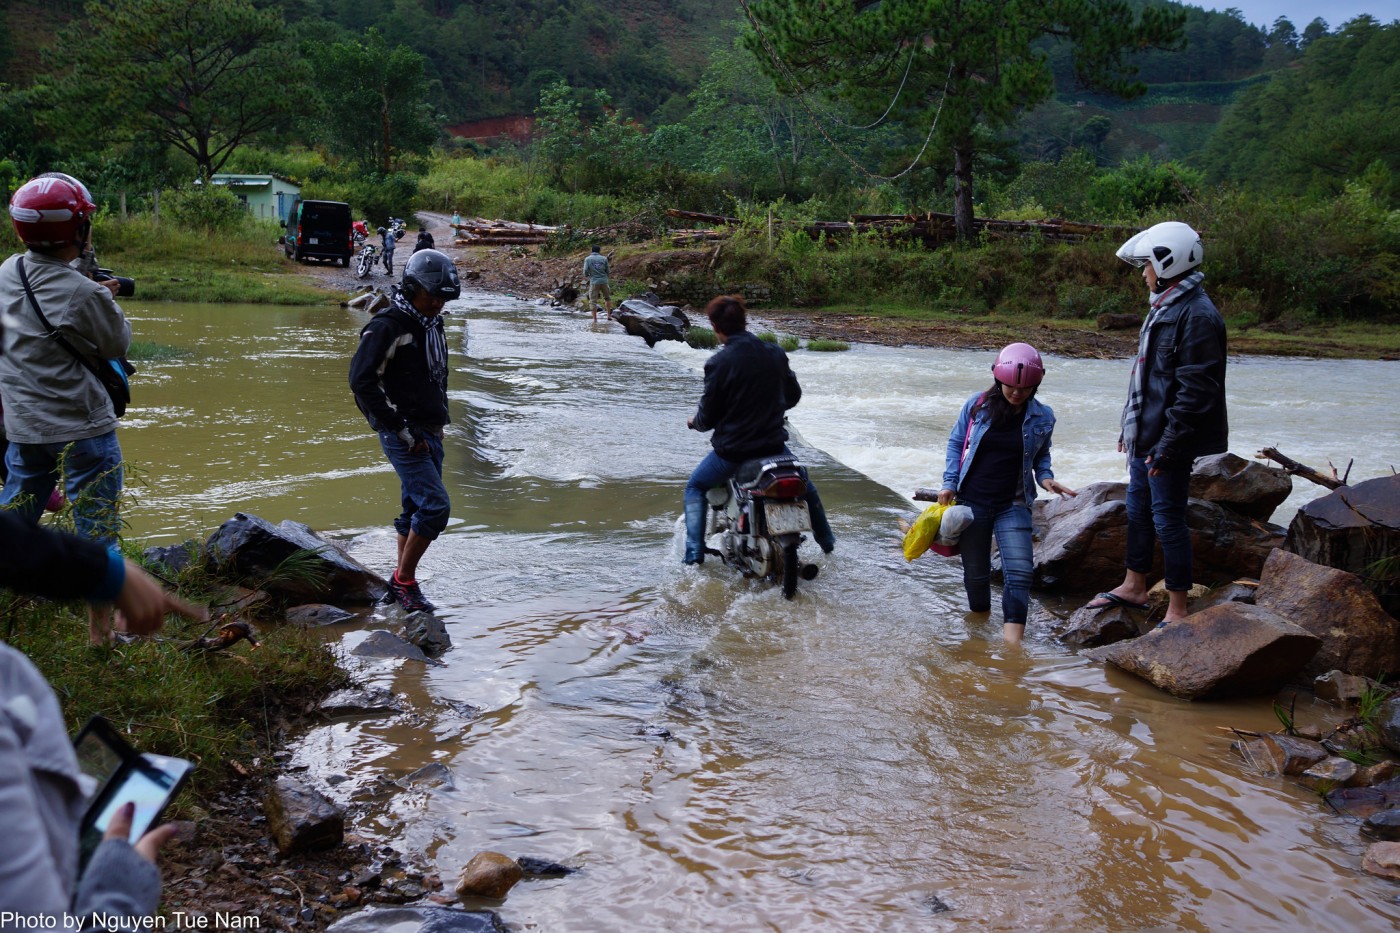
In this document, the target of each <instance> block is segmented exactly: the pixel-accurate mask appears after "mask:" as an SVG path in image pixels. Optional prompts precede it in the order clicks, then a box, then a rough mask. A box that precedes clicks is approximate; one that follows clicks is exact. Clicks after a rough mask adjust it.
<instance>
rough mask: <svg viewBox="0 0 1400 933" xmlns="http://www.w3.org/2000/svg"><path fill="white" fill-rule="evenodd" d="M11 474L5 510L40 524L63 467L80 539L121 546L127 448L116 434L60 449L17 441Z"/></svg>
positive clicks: (1, 498)
mask: <svg viewBox="0 0 1400 933" xmlns="http://www.w3.org/2000/svg"><path fill="white" fill-rule="evenodd" d="M5 465H6V467H7V468H8V469H9V475H8V476H7V477H6V479H5V491H4V492H3V493H0V505H2V506H8V505H10V504H11V503H14V509H15V511H16V512H17V513H18V514H19V515H21V516H23V517H24V518H25V519H26V520H28V521H31V522H37V521H38V520H39V516H40V515H42V514H44V506H45V505H46V504H47V503H48V501H49V494H50V493H52V492H53V490H54V486H55V485H56V484H57V483H58V481H59V475H58V472H59V467H60V466H62V467H63V477H62V479H63V492H64V494H65V495H67V496H68V501H69V502H71V503H73V526H74V527H75V528H76V529H77V531H78V534H80V535H82V536H83V537H85V538H91V539H92V540H94V541H97V542H99V543H100V544H105V545H112V544H115V543H116V540H117V536H118V534H119V533H120V532H121V517H120V516H119V515H118V514H117V506H118V504H119V503H120V501H121V495H122V448H121V445H120V444H118V443H117V432H116V431H115V430H112V431H108V432H107V433H106V434H99V435H98V436H97V437H89V438H85V439H83V440H81V441H70V442H68V443H57V444H19V443H14V442H12V443H11V444H10V447H9V449H8V450H7V451H5Z"/></svg>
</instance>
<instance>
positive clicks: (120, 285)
mask: <svg viewBox="0 0 1400 933" xmlns="http://www.w3.org/2000/svg"><path fill="white" fill-rule="evenodd" d="M93 279H94V280H95V281H98V282H110V281H112V280H113V279H115V280H116V282H117V297H118V298H130V297H131V296H132V295H134V294H136V280H135V279H129V278H127V277H126V276H124V275H116V274H114V273H113V272H112V270H111V269H98V270H97V274H96V275H94V276H93Z"/></svg>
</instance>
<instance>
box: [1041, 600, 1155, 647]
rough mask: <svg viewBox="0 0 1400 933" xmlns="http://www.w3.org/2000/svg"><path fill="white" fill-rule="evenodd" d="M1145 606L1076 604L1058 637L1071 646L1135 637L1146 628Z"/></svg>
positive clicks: (1089, 645)
mask: <svg viewBox="0 0 1400 933" xmlns="http://www.w3.org/2000/svg"><path fill="white" fill-rule="evenodd" d="M1151 628H1152V625H1151V624H1150V623H1149V622H1148V621H1147V610H1145V609H1129V608H1127V607H1125V606H1104V607H1102V608H1098V609H1089V608H1085V607H1080V608H1079V609H1076V610H1075V612H1074V614H1073V615H1071V616H1070V617H1069V621H1068V622H1067V623H1066V624H1065V626H1064V628H1063V630H1062V631H1060V632H1059V633H1058V637H1059V639H1060V641H1062V642H1064V643H1065V644H1067V645H1069V646H1070V647H1071V648H1098V647H1100V646H1102V645H1112V644H1114V643H1116V642H1120V641H1123V640H1124V639H1127V638H1137V637H1138V636H1139V635H1142V634H1144V633H1146V632H1148V631H1150V630H1151Z"/></svg>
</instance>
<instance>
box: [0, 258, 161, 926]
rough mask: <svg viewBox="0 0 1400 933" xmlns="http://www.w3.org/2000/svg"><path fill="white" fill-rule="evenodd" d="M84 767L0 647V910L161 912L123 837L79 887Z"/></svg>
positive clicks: (32, 680) (146, 872)
mask: <svg viewBox="0 0 1400 933" xmlns="http://www.w3.org/2000/svg"><path fill="white" fill-rule="evenodd" d="M26 265H28V263H26ZM46 313H47V312H46ZM79 774H80V772H79V771H78V760H77V757H76V756H75V755H74V753H73V745H72V743H71V742H69V740H68V731H67V729H65V728H64V725H63V713H62V712H61V710H60V709H59V706H58V698H57V697H56V696H54V692H53V689H52V688H51V687H49V685H48V682H47V681H46V680H44V676H43V675H42V674H40V673H39V671H38V670H37V669H36V668H35V667H34V665H33V664H32V663H30V661H29V659H28V658H26V657H25V656H24V655H23V654H21V653H19V652H18V651H16V650H15V649H13V648H11V647H10V646H9V645H5V644H0V827H4V832H5V841H4V845H0V913H3V912H5V911H13V912H15V913H16V914H18V915H20V916H24V917H34V916H46V917H58V918H60V919H59V923H58V929H63V928H64V925H63V922H62V916H63V915H64V914H65V913H69V914H77V915H79V916H87V915H89V914H92V913H94V912H96V913H99V914H103V915H116V916H120V917H146V916H150V915H152V914H153V913H154V912H155V909H156V904H157V902H158V901H159V899H160V872H159V871H158V870H157V869H156V867H155V866H154V865H152V864H151V863H150V862H148V861H146V860H145V859H144V858H142V857H141V856H139V855H137V854H136V850H135V849H133V848H132V847H131V846H130V845H129V844H127V843H126V842H122V841H119V840H109V841H106V842H103V843H102V844H101V845H100V846H98V848H97V851H96V852H95V853H94V854H93V857H92V860H91V861H90V862H88V866H87V871H86V872H84V873H83V878H82V881H81V883H78V884H77V885H76V894H75V890H74V889H75V882H76V881H77V874H78V823H79V821H80V820H81V819H82V815H83V807H84V803H85V801H84V794H83V792H82V787H81V785H80V783H79Z"/></svg>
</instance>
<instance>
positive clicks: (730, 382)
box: [693, 331, 802, 461]
mask: <svg viewBox="0 0 1400 933" xmlns="http://www.w3.org/2000/svg"><path fill="white" fill-rule="evenodd" d="M801 398H802V387H801V386H799V385H798V384H797V377H796V376H794V375H793V373H792V370H791V369H790V368H789V367H788V359H787V354H786V353H784V352H783V350H782V348H781V347H779V346H777V345H776V344H772V343H768V342H766V341H763V340H759V339H758V338H757V337H755V336H754V335H753V334H751V333H749V332H748V331H740V332H739V333H737V334H735V335H734V336H732V337H730V338H729V339H728V340H726V341H725V343H724V346H723V347H722V348H720V350H719V351H718V352H717V353H715V354H714V356H711V357H710V358H709V360H708V361H706V363H705V394H704V395H703V396H701V398H700V407H699V409H698V410H697V411H696V412H695V418H694V419H693V424H694V427H695V430H697V431H708V430H710V429H711V428H713V429H714V432H715V434H714V437H712V438H710V443H711V444H712V445H714V448H715V453H717V454H719V455H720V456H721V457H723V458H724V459H726V460H734V461H740V460H752V459H754V458H755V457H766V456H768V455H770V454H775V453H778V452H779V451H781V450H782V449H783V445H784V443H786V442H787V437H788V434H787V429H786V428H784V427H783V413H784V412H786V411H787V410H788V409H789V408H791V407H792V406H794V405H796V404H797V403H798V401H799V400H800V399H801Z"/></svg>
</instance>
